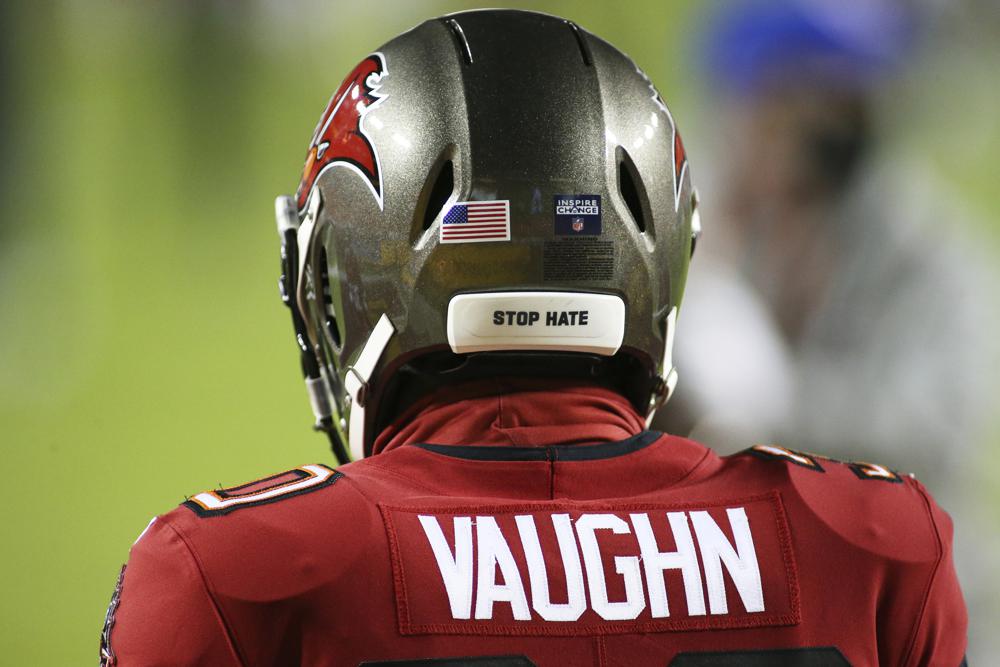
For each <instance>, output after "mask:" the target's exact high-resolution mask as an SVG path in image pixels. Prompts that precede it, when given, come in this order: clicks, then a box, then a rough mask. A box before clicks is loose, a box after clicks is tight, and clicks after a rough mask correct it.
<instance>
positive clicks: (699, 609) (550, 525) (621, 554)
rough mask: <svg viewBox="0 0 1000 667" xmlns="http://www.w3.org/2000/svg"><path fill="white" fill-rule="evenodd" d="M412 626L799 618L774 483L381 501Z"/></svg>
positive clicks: (434, 629) (592, 625)
mask: <svg viewBox="0 0 1000 667" xmlns="http://www.w3.org/2000/svg"><path fill="white" fill-rule="evenodd" d="M380 509H381V511H382V516H383V518H384V520H385V525H386V531H387V533H388V536H389V544H390V549H391V556H392V565H393V572H394V581H395V588H396V602H397V607H398V612H399V614H398V618H399V624H400V632H402V633H403V634H426V633H456V634H493V635H507V634H531V635H574V634H607V633H622V632H656V631H669V630H696V629H716V628H739V627H760V626H776V625H792V624H795V623H798V621H799V596H798V581H797V579H796V571H795V564H794V557H793V554H792V547H791V540H790V536H789V532H788V525H787V523H786V521H785V516H784V511H783V508H782V505H781V500H780V497H779V496H778V494H776V493H774V494H767V495H764V496H757V497H753V498H744V499H741V500H733V501H728V502H724V503H714V502H713V503H705V504H700V505H684V506H676V505H666V504H656V503H642V504H635V503H628V504H626V503H618V504H615V503H560V502H550V503H529V504H519V505H490V506H485V505H470V506H465V507H458V508H456V507H444V506H441V505H436V506H434V505H428V506H422V507H397V506H389V505H381V506H380Z"/></svg>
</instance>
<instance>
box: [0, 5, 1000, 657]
mask: <svg viewBox="0 0 1000 667" xmlns="http://www.w3.org/2000/svg"><path fill="white" fill-rule="evenodd" d="M495 4H500V5H504V6H512V7H521V8H532V9H539V10H543V11H548V12H552V13H556V14H560V15H564V16H566V17H568V18H571V19H573V20H575V21H577V22H578V23H579V24H581V25H582V26H583V27H585V28H587V29H589V30H592V31H594V32H596V33H598V34H599V35H601V36H603V37H604V38H606V39H608V40H609V41H611V42H613V43H614V44H616V45H618V46H619V47H621V48H622V49H623V50H624V51H626V52H627V53H629V54H630V55H631V56H632V57H633V58H634V59H635V60H636V61H637V62H638V63H639V64H640V65H641V66H642V67H643V68H644V69H645V70H646V71H647V72H648V73H649V75H650V76H651V78H652V79H653V80H654V81H655V82H656V83H657V85H658V87H659V89H660V91H661V92H662V93H663V95H664V97H665V98H666V99H667V100H668V102H669V103H670V104H671V106H672V108H673V110H674V113H675V116H676V117H677V118H678V120H679V123H680V125H681V127H682V128H683V127H684V124H685V118H689V117H692V116H694V115H696V114H697V115H700V116H701V117H702V118H701V120H700V121H699V122H700V123H701V124H702V125H705V124H706V123H707V121H706V119H705V115H706V114H710V113H711V109H706V108H704V103H703V102H702V101H701V99H702V98H701V95H700V92H699V90H698V85H697V81H696V79H697V72H696V71H695V69H694V68H692V67H690V66H689V65H690V61H691V58H692V56H691V53H690V51H691V43H690V39H689V38H690V34H691V31H692V24H693V21H695V19H696V14H697V12H698V11H700V8H701V6H702V5H703V3H698V2H696V1H695V0H685V1H684V2H677V1H671V2H669V3H665V2H663V1H662V0H650V1H643V2H615V3H609V2H593V3H583V2H569V1H563V2H535V3H495ZM473 6H474V5H473V4H472V3H463V2H425V1H421V2H416V1H414V2H401V3H390V2H385V1H373V0H368V1H366V2H351V3H347V2H327V3H321V2H289V3H283V2H263V1H258V2H253V3H237V2H194V1H189V2H169V3H167V2H161V3H153V2H138V3H123V2H105V1H94V2H68V1H67V2H57V3H52V2H38V3H3V4H0V33H2V39H0V81H2V88H0V155H2V164H0V192H2V195H3V199H2V201H3V209H2V211H3V212H2V217H0V426H2V428H0V441H2V446H3V455H4V462H5V473H6V476H7V479H8V482H7V483H6V484H4V485H3V491H2V493H3V494H4V498H3V503H2V509H0V512H2V513H3V514H2V516H3V523H2V527H3V535H4V537H3V554H2V557H0V558H2V560H0V582H2V584H0V590H2V592H3V605H2V612H0V614H2V616H0V655H2V656H3V659H2V660H0V662H3V663H5V664H31V665H70V664H86V663H89V662H94V661H96V659H97V648H98V635H99V632H100V628H101V625H102V622H103V617H104V611H105V607H106V605H107V602H108V599H109V597H110V595H111V590H112V588H113V585H114V581H115V577H116V575H117V571H118V568H119V567H120V565H121V563H122V562H123V560H124V559H125V558H126V556H127V552H128V548H129V545H130V544H131V542H132V540H133V539H135V537H136V536H138V534H139V532H140V531H141V530H142V529H143V527H144V526H145V525H146V523H147V522H148V521H149V519H150V518H151V517H152V516H154V515H155V514H158V513H162V512H165V511H167V510H169V509H170V508H171V507H173V506H174V505H176V504H177V503H178V502H180V501H182V500H183V498H184V495H185V494H192V493H195V492H198V491H200V490H203V489H205V488H208V487H214V486H216V485H219V484H222V485H227V486H228V485H232V484H236V483H238V482H241V481H245V480H248V479H253V478H256V477H260V476H262V475H264V474H267V473H270V472H273V471H276V470H284V469H287V468H290V467H293V466H296V465H301V464H303V463H307V462H313V461H317V460H323V461H327V460H329V455H328V454H327V450H326V446H325V442H324V440H323V438H321V437H320V436H317V435H314V434H312V433H311V432H310V429H309V424H310V420H311V415H310V411H309V408H308V403H307V400H306V396H305V392H304V390H303V388H302V386H301V382H300V376H299V373H298V369H297V358H296V354H295V350H294V347H293V342H292V337H291V327H290V324H289V318H288V315H287V312H286V311H285V310H284V308H283V307H282V306H281V304H280V302H279V300H278V295H277V286H276V278H277V273H278V239H277V235H276V232H275V229H274V224H273V218H272V201H273V197H274V196H275V195H276V194H279V193H290V192H292V191H293V190H294V188H295V185H296V182H297V178H298V174H299V171H300V169H301V163H302V159H303V157H304V152H305V148H306V144H307V142H308V139H309V135H310V133H311V131H312V128H313V125H314V123H315V121H316V119H317V118H318V115H319V114H320V112H321V111H322V109H323V107H324V105H325V103H326V100H327V98H328V96H329V94H330V92H331V91H332V90H333V89H334V88H335V87H336V86H337V84H338V83H339V82H340V80H341V78H342V76H343V75H344V73H345V72H347V71H348V70H349V69H350V67H351V66H353V64H354V63H355V62H356V61H357V60H358V59H359V58H360V57H362V56H363V55H365V54H366V53H367V52H368V51H370V50H371V49H372V48H374V47H376V46H377V45H378V44H381V43H382V42H384V41H386V40H387V39H389V38H391V37H392V36H394V35H395V34H396V33H398V32H401V31H403V30H405V29H407V28H409V27H411V26H412V25H414V24H416V23H418V22H419V21H421V20H422V19H424V18H427V17H430V16H433V15H436V14H440V13H444V12H450V11H457V10H460V9H465V8H470V7H473ZM993 34H995V33H990V32H988V33H987V34H986V36H987V37H989V36H990V35H993ZM996 42H997V40H996V39H995V38H992V39H985V38H984V41H983V42H982V44H979V43H978V42H974V43H975V44H979V45H978V46H976V48H975V49H973V48H972V47H971V46H968V45H961V44H959V46H958V47H956V48H957V49H958V51H959V53H958V55H956V54H955V53H952V54H950V56H949V57H951V58H958V60H957V61H955V62H958V63H959V64H958V65H956V64H954V63H953V62H952V61H950V60H949V61H943V60H941V59H937V60H935V59H934V58H929V59H928V62H927V63H926V64H925V65H923V67H924V69H923V70H921V71H923V72H926V73H928V74H927V77H928V79H927V87H928V91H927V94H926V95H925V96H924V97H923V98H922V102H921V106H920V107H919V108H916V109H915V110H914V113H913V114H912V116H911V117H908V118H906V119H905V123H902V125H904V126H903V127H902V128H901V133H903V135H904V141H908V142H909V143H910V145H911V146H912V147H913V149H914V150H916V151H919V152H920V153H922V154H925V155H926V156H928V159H929V160H931V161H932V163H933V164H934V165H935V167H936V169H937V170H938V172H939V174H940V177H941V178H942V179H943V180H945V181H947V182H948V183H949V184H950V186H951V187H954V188H956V189H959V190H960V191H962V192H963V193H964V194H965V196H966V199H967V201H968V202H969V205H970V206H971V207H972V208H974V209H975V210H976V211H977V213H978V214H977V216H975V217H976V219H978V220H982V221H986V222H985V223H981V224H979V226H978V228H977V229H975V230H974V233H975V234H977V235H978V236H977V238H980V239H982V243H983V245H984V246H985V247H988V248H990V250H989V251H990V252H991V253H993V256H994V257H997V256H998V246H1000V243H998V238H1000V228H998V227H997V223H996V221H997V220H998V219H1000V189H998V188H997V187H996V175H997V173H998V172H1000V148H998V147H1000V124H998V122H997V118H1000V100H998V95H1000V93H998V90H997V86H996V84H995V72H996V66H997V64H1000V57H998V54H997V45H996ZM962 49H967V50H968V51H970V56H969V58H968V61H963V60H961V54H962V53H964V51H963V50H962ZM973 52H974V54H975V58H973V57H972V55H971V54H972V53H973ZM956 67H962V68H968V69H962V70H960V73H961V74H962V75H963V76H962V77H959V79H960V80H956V78H955V74H956V72H959V70H956V69H955V68H956ZM970 82H971V83H970ZM929 128H932V129H933V131H932V130H931V129H929ZM689 143H694V144H695V145H694V146H691V145H689V152H690V154H691V155H692V162H693V163H694V164H697V155H698V153H697V141H694V142H689ZM990 221H992V222H990ZM990 442H991V443H995V442H996V440H995V439H992V440H990ZM987 444H988V443H984V447H986V449H984V470H990V471H996V470H997V468H998V461H997V448H996V447H995V446H990V447H987ZM987 488H988V487H987ZM997 499H998V496H997V493H996V490H995V488H994V489H989V488H988V490H987V491H985V492H984V499H983V501H984V502H985V503H989V504H991V505H992V504H993V503H995V502H996V500H997ZM989 516H990V517H991V519H993V520H994V521H993V524H992V525H991V526H989V527H988V530H991V531H996V528H997V524H996V521H995V519H996V517H997V513H996V512H995V511H993V510H991V511H990V513H989ZM970 657H972V656H971V655H970ZM981 664H985V662H984V663H981Z"/></svg>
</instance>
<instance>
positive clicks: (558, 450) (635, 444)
mask: <svg viewBox="0 0 1000 667" xmlns="http://www.w3.org/2000/svg"><path fill="white" fill-rule="evenodd" d="M662 435H663V434H662V433H660V432H659V431H642V432H641V433H637V434H636V435H633V436H632V437H631V438H628V439H626V440H619V441H617V442H602V443H600V444H597V445H550V446H548V447H494V446H485V445H484V446H475V445H429V444H414V445H413V446H414V447H420V448H421V449H426V450H427V451H429V452H434V453H435V454H444V455H445V456H451V457H453V458H457V459H468V460H471V461H595V460H597V459H612V458H615V457H617V456H625V455H626V454H631V453H632V452H637V451H639V450H640V449H645V448H646V447H649V446H650V445H651V444H653V443H654V442H656V441H657V440H659V439H660V436H662Z"/></svg>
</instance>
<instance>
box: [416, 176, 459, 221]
mask: <svg viewBox="0 0 1000 667" xmlns="http://www.w3.org/2000/svg"><path fill="white" fill-rule="evenodd" d="M454 190H455V168H454V166H452V163H451V160H445V161H444V163H443V164H442V165H441V167H440V168H439V170H438V173H437V177H436V178H435V179H434V185H433V186H432V187H431V193H430V195H429V196H428V197H427V206H426V207H425V208H424V224H423V230H424V231H425V232H426V231H427V230H428V229H430V227H431V225H432V224H434V221H435V220H436V219H437V217H438V215H440V214H441V209H443V208H444V205H445V204H447V203H448V198H449V197H451V193H452V192H453V191H454Z"/></svg>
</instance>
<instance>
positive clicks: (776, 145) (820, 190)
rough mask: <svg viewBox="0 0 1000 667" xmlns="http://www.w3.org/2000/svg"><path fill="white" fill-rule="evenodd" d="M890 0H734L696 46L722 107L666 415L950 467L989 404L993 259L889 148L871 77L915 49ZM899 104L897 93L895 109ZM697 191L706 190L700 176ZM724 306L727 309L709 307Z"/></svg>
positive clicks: (911, 32)
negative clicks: (987, 289)
mask: <svg viewBox="0 0 1000 667" xmlns="http://www.w3.org/2000/svg"><path fill="white" fill-rule="evenodd" d="M915 19H916V15H915V14H914V13H912V12H909V11H903V10H902V9H901V6H900V5H898V4H891V5H890V4H882V3H865V4H864V5H860V4H859V5H852V6H850V7H844V6H842V5H837V7H836V11H834V8H833V6H832V5H831V4H830V3H825V2H781V3H773V2H771V3H740V4H735V5H734V4H727V5H726V6H725V8H724V9H723V10H722V11H721V12H719V13H718V14H717V15H716V16H715V17H714V19H713V20H712V21H710V23H709V25H708V28H707V30H706V33H705V35H704V39H705V45H704V46H705V52H706V56H707V58H706V59H707V63H708V66H709V68H710V74H711V76H712V81H713V82H714V84H715V86H716V88H717V90H718V97H719V99H718V102H719V105H720V111H719V113H718V115H719V117H720V119H721V120H722V123H721V124H722V127H723V129H722V130H721V132H720V134H719V135H718V136H717V137H716V138H715V140H716V141H718V146H716V149H717V151H718V152H719V153H720V157H719V158H718V159H716V160H715V161H714V164H716V165H718V166H719V168H720V172H721V173H719V174H715V175H714V176H715V178H714V179H713V178H711V177H712V176H713V175H708V176H709V178H708V179H706V180H709V185H708V186H707V188H703V190H705V191H712V196H711V197H708V198H706V199H711V200H712V201H713V202H715V203H716V204H717V208H715V209H712V210H706V213H705V215H704V216H703V218H704V219H705V220H706V229H707V231H708V233H706V234H705V237H704V239H703V241H702V243H701V245H700V246H699V251H700V252H701V253H703V256H702V257H699V260H700V263H695V264H694V265H693V268H692V274H691V280H690V288H689V289H690V290H691V292H692V293H693V294H694V296H692V297H691V298H690V299H689V300H688V302H689V303H690V306H689V307H688V308H685V309H684V313H683V317H681V318H680V321H681V322H682V324H680V325H679V326H680V327H681V329H682V331H685V332H688V335H687V336H682V337H680V338H679V339H678V350H677V353H678V357H679V362H678V366H679V368H680V369H681V370H682V372H683V373H684V382H682V383H681V385H680V386H679V388H678V396H677V399H678V405H679V406H681V407H680V408H678V407H677V406H675V408H674V410H667V411H665V414H664V422H663V424H662V425H663V426H665V427H666V428H667V430H671V429H672V430H673V431H675V432H694V434H695V435H696V436H697V437H700V438H702V439H704V440H707V441H708V442H711V443H712V444H714V445H716V446H717V447H720V448H723V449H725V448H726V447H727V446H732V445H733V444H734V443H737V442H739V443H742V442H745V440H746V438H747V437H750V438H754V439H757V440H760V441H767V440H770V439H776V440H777V441H779V442H781V443H782V444H784V445H787V446H789V447H794V448H796V449H803V450H807V451H815V452H819V453H823V454H829V455H831V456H837V457H843V458H848V459H849V458H852V457H856V456H860V455H862V453H863V452H868V454H867V455H868V456H871V452H872V448H876V449H875V451H876V453H877V455H879V456H882V457H883V459H884V462H885V463H887V464H889V465H891V466H892V467H901V468H906V469H907V470H912V471H914V472H917V473H918V474H919V476H920V477H922V478H925V477H927V478H933V479H932V483H933V485H934V486H935V487H940V486H941V485H943V484H947V483H948V482H949V481H953V480H955V479H956V476H955V475H952V474H951V473H953V472H954V468H955V467H956V466H958V465H960V464H961V459H962V457H964V456H967V455H968V454H969V452H968V451H967V447H969V446H971V445H972V444H973V443H975V442H976V435H977V430H978V429H979V428H980V426H981V422H982V417H983V416H984V414H985V413H986V407H987V405H986V402H985V401H986V399H987V398H988V396H987V394H986V393H985V392H984V388H983V387H982V382H981V380H980V378H981V377H982V373H980V372H979V371H980V368H981V366H982V365H983V364H984V363H985V358H984V348H985V347H986V346H987V340H986V339H985V337H984V336H986V335H988V331H987V330H986V329H984V327H983V326H982V323H983V317H984V314H985V313H986V312H988V311H989V310H990V305H989V303H988V299H987V298H986V295H985V294H980V293H978V291H977V290H978V289H979V287H980V286H982V285H984V284H986V280H984V277H985V274H984V272H982V270H981V269H980V268H978V267H977V265H976V262H975V260H974V258H973V257H972V256H971V254H970V253H969V251H968V249H966V248H964V247H962V245H961V242H960V240H959V239H958V238H957V237H956V234H955V229H954V226H953V225H954V221H955V220H956V219H960V218H961V217H962V216H963V215H964V214H963V212H962V208H961V206H960V205H959V204H958V203H957V202H955V201H953V198H952V197H950V196H948V195H947V194H945V193H944V192H943V191H942V188H941V187H940V186H938V185H937V184H936V183H935V181H934V180H933V179H932V178H930V177H929V175H928V174H926V173H923V172H922V171H921V169H920V166H919V165H916V164H913V163H906V162H904V161H902V160H901V159H900V158H898V157H897V156H895V155H893V154H892V152H891V150H887V149H886V147H885V146H884V145H883V143H882V140H881V139H882V138H881V136H880V134H881V131H882V127H881V124H880V123H881V122H883V121H882V120H881V119H880V118H879V117H878V115H879V110H880V109H879V104H880V103H881V102H882V99H881V93H882V91H883V90H885V89H886V88H885V87H886V85H887V83H888V82H889V80H890V79H891V78H892V77H893V76H894V75H896V74H897V73H898V72H899V71H900V68H902V67H903V65H904V63H905V62H906V61H907V58H908V57H909V56H910V55H911V52H912V51H913V49H914V47H915V44H914V41H915V38H916V34H917V33H916V30H917V26H916V20H915ZM905 112H906V110H905V109H898V108H897V109H891V110H890V113H889V118H888V119H887V121H888V122H892V116H894V115H896V114H901V113H905ZM703 194H704V193H703ZM724 323H729V326H720V324H724Z"/></svg>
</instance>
